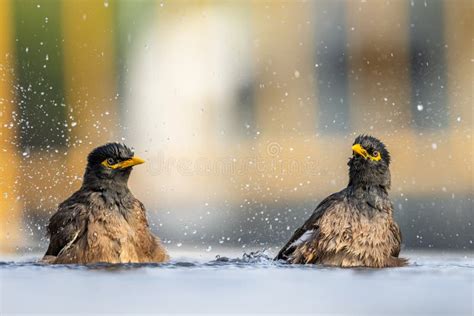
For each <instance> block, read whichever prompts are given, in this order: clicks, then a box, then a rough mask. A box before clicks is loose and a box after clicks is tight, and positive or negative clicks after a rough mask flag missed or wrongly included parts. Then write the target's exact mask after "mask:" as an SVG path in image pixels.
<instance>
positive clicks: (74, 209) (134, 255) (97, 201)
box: [45, 193, 168, 264]
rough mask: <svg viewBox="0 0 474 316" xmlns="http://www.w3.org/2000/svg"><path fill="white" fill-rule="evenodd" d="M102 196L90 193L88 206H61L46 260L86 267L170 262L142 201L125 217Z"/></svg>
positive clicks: (52, 225)
mask: <svg viewBox="0 0 474 316" xmlns="http://www.w3.org/2000/svg"><path fill="white" fill-rule="evenodd" d="M100 195H101V194H100V193H92V194H90V196H89V197H88V198H87V200H88V201H87V203H78V204H72V205H64V204H63V205H61V207H60V208H59V210H58V212H57V213H56V214H55V215H54V216H53V217H52V218H51V221H50V224H49V229H50V231H51V242H50V246H49V248H48V251H47V253H46V256H45V261H47V262H49V263H59V264H67V263H78V264H86V263H97V262H107V263H128V262H163V261H166V260H167V259H168V255H167V253H166V250H165V249H164V247H163V246H162V245H161V243H160V240H159V239H158V238H157V237H155V236H153V234H152V233H151V232H150V229H149V227H148V222H147V219H146V214H145V209H144V207H143V204H142V203H141V202H140V201H138V200H137V199H133V200H132V201H131V203H130V205H128V207H130V208H129V209H128V212H127V213H126V214H122V213H121V212H120V211H119V210H118V207H117V206H113V205H107V204H106V202H105V200H104V199H103V198H102V197H101V196H100ZM114 208H116V209H114ZM55 254H56V255H55Z"/></svg>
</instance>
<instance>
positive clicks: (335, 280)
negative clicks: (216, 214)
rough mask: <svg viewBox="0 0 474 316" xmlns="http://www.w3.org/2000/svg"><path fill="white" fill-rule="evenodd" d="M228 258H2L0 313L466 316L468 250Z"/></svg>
mask: <svg viewBox="0 0 474 316" xmlns="http://www.w3.org/2000/svg"><path fill="white" fill-rule="evenodd" d="M171 254H172V255H173V252H172V253H171ZM231 254H232V255H234V256H228V257H218V258H214V259H212V258H208V257H206V256H202V255H196V254H195V253H193V252H184V253H176V254H175V256H174V257H175V258H176V259H174V260H173V261H171V262H169V263H166V264H138V265H137V264H124V265H106V264H97V265H89V266H79V265H54V266H51V265H43V264H39V263H36V262H35V261H34V259H35V258H31V256H30V257H28V258H25V257H22V258H20V259H19V260H18V258H13V259H16V260H8V259H12V258H3V259H5V260H3V261H1V262H0V282H1V286H0V299H1V300H0V303H1V308H0V314H1V315H8V314H18V313H32V314H56V313H57V314H84V313H90V314H101V315H104V314H117V313H125V314H150V313H152V314H158V313H163V314H176V313H182V314H209V313H215V314H260V313H266V314H288V315H290V314H291V315H293V314H313V315H314V314H323V315H324V314H328V315H329V314H330V315H472V304H473V303H472V302H473V272H474V264H473V256H472V254H466V253H440V252H427V253H420V252H408V253H406V254H405V255H406V256H407V257H408V258H409V259H410V262H411V263H410V266H408V267H404V268H393V269H381V270H376V269H338V268H328V267H321V266H293V265H286V264H282V263H277V262H273V261H271V260H269V258H268V257H267V256H266V255H262V254H256V255H244V256H242V255H240V256H235V252H232V253H231Z"/></svg>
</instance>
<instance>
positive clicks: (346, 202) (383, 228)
mask: <svg viewBox="0 0 474 316" xmlns="http://www.w3.org/2000/svg"><path fill="white" fill-rule="evenodd" d="M348 165H349V183H348V185H347V187H346V188H345V189H343V190H342V191H340V192H337V193H334V194H332V195H330V196H329V197H327V198H325V199H324V200H323V201H322V202H321V203H320V204H319V205H318V207H316V209H315V211H314V212H313V214H312V215H311V217H310V218H309V219H308V220H307V221H306V222H305V223H304V224H303V226H301V227H300V228H299V229H297V230H296V231H295V232H294V234H293V236H292V237H291V238H290V240H289V241H288V242H287V243H286V245H285V246H284V247H283V248H282V249H281V250H280V252H279V253H278V255H277V257H276V258H275V259H277V260H284V261H286V262H288V263H299V264H309V263H319V264H323V265H328V266H338V267H372V268H383V267H400V266H403V265H405V264H406V262H407V261H406V260H405V259H403V258H399V257H398V255H399V253H400V244H401V240H402V236H401V232H400V229H399V227H398V225H397V223H396V222H395V220H394V219H393V205H392V202H391V201H390V198H389V196H388V190H389V189H390V170H389V165H390V154H389V152H388V150H387V148H386V147H385V145H384V144H383V143H382V142H381V141H380V140H378V139H377V138H375V137H372V136H367V135H361V136H359V137H357V138H356V140H355V142H354V144H353V146H352V157H351V158H350V159H349V162H348Z"/></svg>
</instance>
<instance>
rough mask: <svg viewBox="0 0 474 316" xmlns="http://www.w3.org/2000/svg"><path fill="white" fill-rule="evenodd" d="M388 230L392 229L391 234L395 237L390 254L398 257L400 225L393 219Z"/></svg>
mask: <svg viewBox="0 0 474 316" xmlns="http://www.w3.org/2000/svg"><path fill="white" fill-rule="evenodd" d="M390 230H391V231H392V233H393V236H395V238H396V243H395V244H394V245H393V248H392V253H391V255H392V256H393V257H398V255H399V254H400V247H401V243H402V232H401V230H400V227H399V226H398V224H397V223H396V222H395V221H392V222H391V224H390Z"/></svg>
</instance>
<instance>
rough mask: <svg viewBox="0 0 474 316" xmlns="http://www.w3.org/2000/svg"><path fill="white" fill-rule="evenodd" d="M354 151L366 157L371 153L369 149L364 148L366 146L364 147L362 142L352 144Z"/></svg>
mask: <svg viewBox="0 0 474 316" xmlns="http://www.w3.org/2000/svg"><path fill="white" fill-rule="evenodd" d="M352 151H353V152H355V153H356V154H358V155H360V156H362V157H364V158H365V159H367V158H368V157H369V153H368V152H367V150H365V149H364V147H362V145H361V144H355V145H354V146H352Z"/></svg>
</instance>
